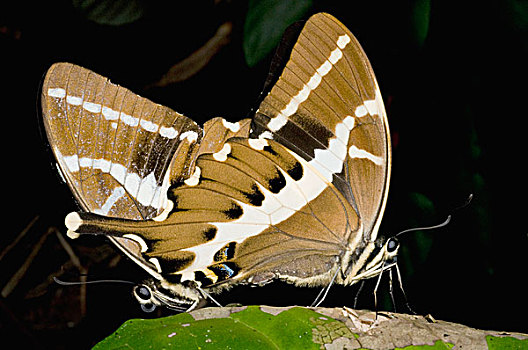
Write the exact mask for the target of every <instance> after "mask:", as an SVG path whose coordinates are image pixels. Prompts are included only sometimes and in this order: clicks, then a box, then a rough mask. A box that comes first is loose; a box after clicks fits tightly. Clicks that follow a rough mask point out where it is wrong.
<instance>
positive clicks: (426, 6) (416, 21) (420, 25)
mask: <svg viewBox="0 0 528 350" xmlns="http://www.w3.org/2000/svg"><path fill="white" fill-rule="evenodd" d="M430 18H431V0H414V1H413V8H412V24H413V26H414V38H415V40H416V43H417V44H418V46H420V47H421V46H422V45H423V44H424V42H425V39H426V38H427V33H428V32H429V21H430Z"/></svg>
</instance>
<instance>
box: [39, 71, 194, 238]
mask: <svg viewBox="0 0 528 350" xmlns="http://www.w3.org/2000/svg"><path fill="white" fill-rule="evenodd" d="M41 101H42V111H43V114H44V125H45V128H46V133H47V136H48V140H49V143H50V146H51V148H52V150H53V152H54V154H55V158H56V160H57V164H58V168H59V170H60V173H61V174H62V176H63V178H64V179H65V181H66V182H67V183H68V186H69V187H70V189H71V190H72V192H73V194H74V195H75V198H76V199H77V201H78V202H79V203H80V205H81V207H82V208H83V209H84V210H86V211H90V212H94V213H99V214H101V215H106V216H111V217H119V218H127V219H134V220H142V219H148V218H151V217H154V216H156V215H158V214H159V213H160V212H162V211H163V209H164V208H165V206H166V191H167V189H168V187H169V186H170V184H171V182H174V181H176V180H178V179H180V178H182V177H185V176H187V175H188V174H187V172H188V170H189V167H190V163H191V161H192V159H191V158H190V157H188V154H189V153H190V152H191V151H192V150H193V148H195V146H196V144H197V143H199V141H200V139H201V136H202V132H201V129H200V127H198V125H196V123H194V122H193V121H192V120H190V119H189V118H187V117H185V116H183V115H181V114H179V113H177V112H174V111H173V110H171V109H169V108H167V107H164V106H161V105H159V104H155V103H153V102H151V101H149V100H147V99H146V98H143V97H141V96H139V95H136V94H134V93H132V92H131V91H129V90H127V89H125V88H123V87H120V86H118V85H116V84H113V83H111V82H110V81H109V80H108V79H107V78H105V77H102V76H101V75H98V74H96V73H94V72H92V71H90V70H88V69H85V68H82V67H79V66H76V65H74V64H70V63H57V64H54V65H53V66H52V67H51V68H50V69H49V70H48V72H47V74H46V77H45V80H44V84H43V88H42V99H41ZM120 242H121V243H123V244H125V245H126V244H127V243H126V240H123V239H120Z"/></svg>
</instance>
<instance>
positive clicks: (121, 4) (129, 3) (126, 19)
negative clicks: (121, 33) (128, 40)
mask: <svg viewBox="0 0 528 350" xmlns="http://www.w3.org/2000/svg"><path fill="white" fill-rule="evenodd" d="M72 5H73V7H74V8H75V9H76V10H77V11H79V12H80V13H81V14H82V15H83V16H84V17H85V18H86V19H88V20H90V21H93V22H95V23H98V24H104V25H112V26H119V25H123V24H127V23H132V22H134V21H137V20H138V19H140V18H141V17H143V15H144V13H145V3H144V2H143V1H142V0H72Z"/></svg>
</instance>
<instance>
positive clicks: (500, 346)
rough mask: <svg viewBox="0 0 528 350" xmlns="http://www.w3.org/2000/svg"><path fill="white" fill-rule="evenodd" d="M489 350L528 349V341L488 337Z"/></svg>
mask: <svg viewBox="0 0 528 350" xmlns="http://www.w3.org/2000/svg"><path fill="white" fill-rule="evenodd" d="M486 342H487V343H488V349H489V350H521V349H528V339H523V340H521V339H517V338H513V337H494V336H492V335H488V336H487V337H486Z"/></svg>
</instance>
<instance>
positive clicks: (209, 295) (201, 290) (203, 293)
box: [196, 287, 223, 307]
mask: <svg viewBox="0 0 528 350" xmlns="http://www.w3.org/2000/svg"><path fill="white" fill-rule="evenodd" d="M196 288H197V289H198V290H199V291H200V293H202V295H203V296H204V298H209V299H211V301H212V302H213V303H215V304H216V306H218V307H223V306H222V304H220V303H219V302H218V301H216V300H215V298H213V297H212V296H211V294H209V293H207V292H206V291H205V290H203V289H202V288H200V287H196Z"/></svg>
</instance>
